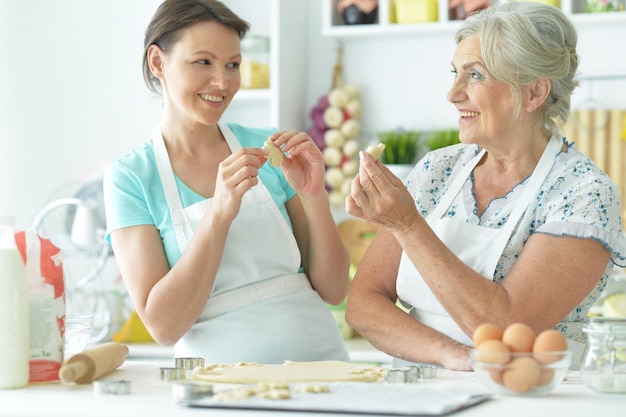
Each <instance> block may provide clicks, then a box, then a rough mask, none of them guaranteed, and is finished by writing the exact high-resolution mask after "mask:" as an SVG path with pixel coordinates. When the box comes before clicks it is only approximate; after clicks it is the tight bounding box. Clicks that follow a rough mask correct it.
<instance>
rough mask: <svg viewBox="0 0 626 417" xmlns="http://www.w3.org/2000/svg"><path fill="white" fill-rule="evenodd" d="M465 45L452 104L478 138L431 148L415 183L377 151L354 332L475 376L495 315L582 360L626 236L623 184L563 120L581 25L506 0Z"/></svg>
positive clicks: (362, 203) (476, 18)
mask: <svg viewBox="0 0 626 417" xmlns="http://www.w3.org/2000/svg"><path fill="white" fill-rule="evenodd" d="M456 41H457V48H456V52H455V54H454V57H453V59H452V72H453V74H454V82H453V84H452V88H451V89H450V91H449V93H448V100H449V101H450V102H451V103H452V104H454V106H455V107H456V108H457V110H458V113H459V120H458V123H459V130H460V140H461V142H462V143H461V144H458V145H454V146H451V147H447V148H443V149H440V150H437V151H434V152H431V153H430V154H428V155H426V156H425V157H424V158H423V159H422V160H421V161H420V162H419V163H418V164H417V166H416V167H415V168H414V169H413V171H412V172H411V174H410V175H409V176H408V178H407V180H406V183H405V184H403V183H402V182H401V181H400V180H398V179H397V178H396V177H394V176H393V174H391V172H390V171H389V170H388V169H387V168H386V167H385V166H384V165H382V164H381V163H380V162H378V161H375V160H374V159H372V158H371V157H370V156H369V155H368V154H367V153H362V154H361V166H360V171H359V175H358V176H357V177H356V178H355V180H354V182H353V187H352V192H351V194H350V196H348V198H347V199H346V210H347V212H348V213H349V214H351V215H353V216H356V217H359V218H361V219H363V220H367V221H369V222H371V223H374V224H376V225H378V226H379V232H378V233H377V236H376V238H375V239H374V240H373V241H372V243H371V245H370V247H369V249H368V251H367V253H366V254H365V257H364V258H363V260H362V262H361V264H360V267H359V270H358V272H357V274H356V277H355V279H354V281H353V284H352V287H351V290H350V295H349V298H348V305H347V320H348V323H349V324H350V325H351V326H353V327H354V328H355V329H356V330H357V331H358V332H359V333H361V334H362V335H364V336H365V337H367V338H368V339H369V340H370V341H371V342H372V343H373V344H374V346H376V347H378V348H379V349H381V350H383V351H385V352H387V353H388V354H390V355H392V356H394V357H396V358H397V360H396V363H397V364H400V363H402V361H409V362H425V363H433V364H438V365H441V366H444V367H446V368H449V369H457V370H469V369H471V365H470V361H469V347H470V346H472V341H471V335H472V333H473V331H474V330H475V329H476V327H477V326H478V325H480V324H481V323H484V322H492V323H495V324H498V325H500V326H501V327H503V328H504V327H506V326H508V325H509V324H511V323H514V322H524V323H527V324H529V325H530V326H531V327H532V328H533V329H534V330H535V331H536V332H539V331H541V330H544V329H548V328H556V329H558V330H559V331H561V332H562V333H563V334H564V335H565V336H566V337H567V338H568V340H569V342H570V346H571V349H572V350H573V351H574V353H575V354H576V353H579V354H580V351H581V350H582V347H583V342H584V339H583V335H582V331H581V327H582V322H583V320H584V319H585V317H586V315H587V312H588V311H589V309H590V307H591V305H592V304H593V303H594V301H595V300H596V299H597V298H598V296H599V294H600V292H601V291H602V289H603V288H604V286H605V283H606V280H607V277H608V274H609V273H610V272H611V269H612V267H613V265H612V264H616V265H619V266H626V239H625V237H624V234H623V232H622V225H621V217H620V213H621V207H620V194H619V189H618V188H617V186H616V185H615V184H614V183H613V182H612V181H611V180H610V178H609V177H608V176H607V175H606V174H605V173H604V172H602V171H601V170H600V169H599V168H598V167H597V166H596V165H595V164H594V163H593V162H592V161H591V160H590V159H589V158H588V157H586V156H585V155H582V154H581V153H580V152H579V151H578V150H577V149H576V147H575V146H574V144H573V143H569V142H568V141H567V140H566V139H565V138H563V137H562V135H561V133H560V132H559V129H558V126H557V122H556V120H558V119H561V120H567V118H568V115H569V109H570V96H571V94H572V91H573V90H574V88H575V87H576V85H577V82H576V80H575V75H576V70H577V67H578V60H579V58H578V55H577V52H576V41H577V35H576V31H575V29H574V27H573V25H572V24H571V22H570V21H568V20H567V18H566V17H565V16H564V15H563V14H562V13H561V12H560V11H559V10H558V9H556V8H554V7H550V6H545V5H542V4H538V3H533V2H519V3H518V2H500V3H498V4H496V5H494V6H492V7H490V8H488V9H486V10H483V11H481V12H480V13H478V14H475V15H472V16H471V17H469V18H468V19H467V20H466V21H465V22H464V23H463V26H462V27H461V28H460V29H459V30H458V32H457V34H456ZM398 300H399V301H400V302H401V303H402V304H404V306H405V307H407V308H409V314H406V313H405V312H404V311H403V310H402V309H399V308H397V306H396V302H397V301H398ZM574 364H576V360H574Z"/></svg>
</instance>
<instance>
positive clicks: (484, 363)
mask: <svg viewBox="0 0 626 417" xmlns="http://www.w3.org/2000/svg"><path fill="white" fill-rule="evenodd" d="M480 332H483V333H485V334H486V335H481V334H479V333H480ZM473 339H474V349H472V350H471V352H470V360H471V363H472V366H473V368H474V372H475V373H476V377H477V378H478V380H479V381H481V382H482V384H483V385H485V386H486V387H487V388H488V389H489V390H490V391H492V392H493V393H495V394H502V395H516V396H543V395H546V394H548V393H550V392H551V391H552V390H553V389H554V387H555V386H557V385H558V384H559V383H561V381H563V379H564V378H565V374H566V373H567V370H568V369H569V366H570V364H571V360H572V357H571V352H570V351H569V350H568V349H567V340H566V339H565V337H564V336H563V335H562V334H561V333H560V332H558V331H556V330H545V331H543V332H541V333H539V334H538V335H535V332H534V331H533V330H532V329H531V328H530V327H529V326H527V325H525V324H523V323H515V324H512V325H510V326H508V327H507V328H506V329H500V328H498V327H497V326H495V325H493V324H489V323H487V324H483V325H481V326H479V327H478V328H477V329H476V332H475V333H474V337H473ZM477 342H478V343H477Z"/></svg>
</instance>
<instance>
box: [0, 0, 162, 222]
mask: <svg viewBox="0 0 626 417" xmlns="http://www.w3.org/2000/svg"><path fill="white" fill-rule="evenodd" d="M159 3H160V2H159V1H158V0H132V1H127V0H107V1H86V0H60V1H47V0H30V1H21V0H0V118H1V120H0V213H10V214H14V215H16V220H17V225H18V226H20V227H27V226H30V224H31V222H32V221H33V219H34V217H35V215H36V214H37V213H38V211H39V210H40V209H41V208H42V207H43V206H44V205H45V204H46V203H48V202H50V201H52V199H54V198H56V197H60V196H67V193H71V191H72V187H73V186H75V185H76V183H77V182H78V181H80V180H81V179H84V178H85V177H87V176H88V175H91V174H92V173H94V172H96V171H98V170H99V169H100V168H101V167H102V166H103V165H104V164H105V163H107V162H108V161H109V160H111V159H113V158H114V157H116V156H119V155H121V154H122V153H123V152H125V151H126V150H127V149H129V148H130V147H131V146H133V145H134V144H136V143H138V142H140V141H142V140H145V139H146V135H147V134H148V133H149V130H147V126H151V125H153V124H154V123H155V122H156V121H157V120H158V119H159V115H160V101H159V100H158V99H155V98H153V97H152V96H151V95H150V94H149V93H148V90H147V88H146V87H145V85H144V82H143V78H142V75H141V57H142V49H143V47H142V45H143V31H144V29H145V26H146V25H147V23H148V21H149V19H150V17H151V15H152V13H153V12H154V10H155V9H156V6H157V5H158V4H159Z"/></svg>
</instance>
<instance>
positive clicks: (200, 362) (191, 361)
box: [174, 358, 204, 371]
mask: <svg viewBox="0 0 626 417" xmlns="http://www.w3.org/2000/svg"><path fill="white" fill-rule="evenodd" d="M174 366H175V367H177V368H183V369H186V370H188V371H192V370H193V369H194V368H196V367H197V366H204V358H174Z"/></svg>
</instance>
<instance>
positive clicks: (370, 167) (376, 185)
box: [346, 152, 420, 233]
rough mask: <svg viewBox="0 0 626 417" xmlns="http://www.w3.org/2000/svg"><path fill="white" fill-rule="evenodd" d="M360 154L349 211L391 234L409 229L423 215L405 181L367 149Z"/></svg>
mask: <svg viewBox="0 0 626 417" xmlns="http://www.w3.org/2000/svg"><path fill="white" fill-rule="evenodd" d="M359 155H360V158H361V161H360V162H361V165H360V167H359V174H358V175H357V176H356V177H355V178H354V180H353V181H352V189H351V191H350V195H348V197H346V212H347V213H348V214H350V215H352V216H354V217H358V218H360V219H362V220H365V221H368V222H370V223H373V224H376V225H379V226H381V227H384V228H385V229H387V230H389V232H391V233H395V232H402V231H404V230H407V229H409V228H410V227H411V225H413V224H414V223H415V222H416V221H418V218H419V217H420V215H419V213H418V212H417V209H416V207H415V202H414V201H413V198H412V197H411V195H410V194H409V192H408V191H407V189H406V187H405V186H404V183H403V182H402V181H401V180H400V179H399V178H398V177H396V176H395V175H394V174H393V173H392V172H391V171H390V170H389V168H387V167H386V166H385V165H384V164H383V163H382V162H380V161H375V160H374V159H373V158H372V157H371V156H370V155H369V154H368V153H367V152H361V153H360V154H359Z"/></svg>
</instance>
